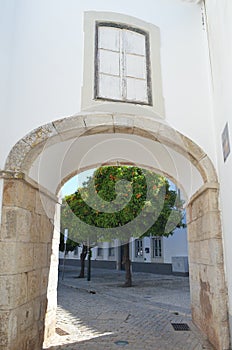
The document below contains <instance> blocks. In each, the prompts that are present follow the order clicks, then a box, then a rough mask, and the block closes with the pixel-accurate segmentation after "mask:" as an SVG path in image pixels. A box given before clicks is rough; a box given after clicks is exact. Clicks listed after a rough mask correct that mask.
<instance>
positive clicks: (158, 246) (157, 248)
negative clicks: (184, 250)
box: [152, 237, 162, 258]
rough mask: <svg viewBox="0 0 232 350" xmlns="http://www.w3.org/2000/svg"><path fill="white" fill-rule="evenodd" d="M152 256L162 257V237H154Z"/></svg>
mask: <svg viewBox="0 0 232 350" xmlns="http://www.w3.org/2000/svg"><path fill="white" fill-rule="evenodd" d="M152 248H153V249H152V250H153V252H152V257H153V258H161V257H162V239H161V238H160V237H154V238H152Z"/></svg>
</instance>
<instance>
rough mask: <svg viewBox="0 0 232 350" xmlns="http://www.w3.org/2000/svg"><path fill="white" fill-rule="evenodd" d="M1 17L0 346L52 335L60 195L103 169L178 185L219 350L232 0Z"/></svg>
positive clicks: (231, 166)
mask: <svg viewBox="0 0 232 350" xmlns="http://www.w3.org/2000/svg"><path fill="white" fill-rule="evenodd" d="M0 8H1V9H0V47H1V48H0V70H1V72H0V74H1V80H0V91H1V94H0V96H1V98H0V99H1V104H0V116H1V152H0V220H1V236H0V250H1V256H2V259H1V262H0V268H1V272H0V274H1V275H0V279H1V283H0V294H1V295H2V296H3V297H2V304H1V306H0V317H1V319H2V320H4V322H3V326H2V325H1V327H2V329H1V331H0V350H3V349H4V350H5V349H8V350H16V349H17V350H18V349H19V348H20V346H21V347H23V348H22V350H26V349H28V346H29V347H31V348H33V349H35V350H37V349H41V347H42V342H43V339H44V329H45V338H47V337H49V336H51V335H52V333H53V332H54V325H55V316H54V315H55V309H56V302H55V301H54V300H56V297H55V296H56V283H57V264H58V242H59V208H60V203H59V190H60V188H61V186H62V185H63V183H64V182H66V181H67V180H68V179H69V178H71V177H72V176H73V175H74V174H76V173H79V172H81V171H83V170H86V169H91V168H94V167H97V166H99V165H102V164H136V165H138V166H143V167H144V168H148V169H153V170H154V171H157V172H159V173H161V174H164V175H166V176H168V177H169V178H170V179H171V180H172V181H173V182H174V183H175V184H176V185H177V186H178V187H180V188H181V189H182V191H183V193H184V195H185V200H186V202H187V206H186V210H187V223H188V251H189V263H190V264H189V267H190V281H191V303H192V314H193V320H194V322H195V323H196V324H197V325H198V326H199V327H200V328H201V329H202V331H203V332H205V334H206V335H207V337H208V338H209V340H210V341H211V342H212V343H213V344H214V345H215V347H216V348H217V349H223V350H225V349H229V348H230V333H231V330H232V273H231V266H232V264H231V262H232V254H231V252H230V246H231V243H232V238H231V234H230V232H231V215H230V211H231V210H230V208H231V206H232V199H231V195H230V194H231V187H232V185H231V181H230V179H231V177H232V158H231V154H230V142H231V141H230V135H231V132H232V131H231V125H232V111H231V109H232V105H231V96H230V91H231V88H230V85H231V81H232V79H231V78H232V77H231V76H232V67H231V64H230V62H231V58H232V40H231V38H232V18H231V17H232V3H231V1H230V0H220V1H219V0H205V1H183V0H156V1H154V0H145V2H142V3H141V2H138V1H132V0H128V1H126V2H125V1H120V0H119V1H117V2H115V1H112V0H109V1H107V2H103V1H98V2H96V1H94V0H89V1H86V2H79V1H75V0H70V1H68V2H67V1H63V0H60V1H55V0H49V1H45V0H42V1H33V2H32V1H29V0H22V1H17V0H8V1H2V2H1V4H0ZM145 245H146V244H145ZM144 248H148V247H147V246H146V247H144ZM9 251H10V252H11V254H12V259H10V260H11V263H10V264H9V255H8V252H9ZM157 251H158V247H157ZM6 252H7V254H6ZM6 286H9V288H6ZM25 291H26V292H25ZM47 300H48V305H47ZM36 310H40V313H39V314H40V317H39V318H38V317H37V316H36V315H38V313H37V311H36ZM28 315H29V316H28ZM24 319H25V322H24V321H23V320H24ZM23 324H24V325H26V326H25V327H24V326H22V325H23ZM22 344H23V345H22ZM28 344H29V345H28Z"/></svg>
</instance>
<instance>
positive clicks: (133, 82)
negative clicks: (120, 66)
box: [126, 78, 148, 102]
mask: <svg viewBox="0 0 232 350" xmlns="http://www.w3.org/2000/svg"><path fill="white" fill-rule="evenodd" d="M126 83H127V84H126V86H127V99H128V100H133V101H140V102H148V98H147V82H146V80H138V79H133V78H127V81H126Z"/></svg>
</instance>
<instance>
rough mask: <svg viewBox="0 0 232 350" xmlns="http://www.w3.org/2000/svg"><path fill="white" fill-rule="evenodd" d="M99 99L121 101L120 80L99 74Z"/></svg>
mask: <svg viewBox="0 0 232 350" xmlns="http://www.w3.org/2000/svg"><path fill="white" fill-rule="evenodd" d="M98 97H103V98H112V99H117V100H119V99H121V98H122V97H121V91H120V78H119V77H114V76H110V75H105V74H99V93H98Z"/></svg>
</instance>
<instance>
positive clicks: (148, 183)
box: [61, 166, 184, 243]
mask: <svg viewBox="0 0 232 350" xmlns="http://www.w3.org/2000/svg"><path fill="white" fill-rule="evenodd" d="M182 205H183V202H182V201H181V200H180V198H179V196H178V193H177V192H176V191H174V190H171V189H170V185H169V182H168V181H167V179H166V178H165V177H163V176H161V175H158V174H156V173H154V172H152V171H148V170H145V169H141V168H139V167H133V166H103V167H100V168H98V169H97V170H96V171H95V172H94V174H93V176H92V177H90V178H88V180H87V181H86V182H85V183H84V184H83V187H82V188H79V189H77V191H76V192H75V193H73V194H72V195H69V196H66V197H65V200H64V202H63V208H62V213H61V224H62V229H63V228H68V229H69V237H70V238H72V239H73V240H74V241H76V242H85V243H88V240H91V242H97V241H104V240H105V241H106V240H112V239H114V238H119V239H121V240H122V241H124V242H126V241H129V238H130V237H131V236H133V237H143V236H146V235H152V236H169V235H170V234H172V233H173V231H174V229H175V228H176V227H180V226H183V225H184V224H183V211H182Z"/></svg>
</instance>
